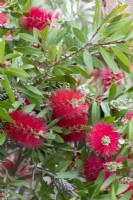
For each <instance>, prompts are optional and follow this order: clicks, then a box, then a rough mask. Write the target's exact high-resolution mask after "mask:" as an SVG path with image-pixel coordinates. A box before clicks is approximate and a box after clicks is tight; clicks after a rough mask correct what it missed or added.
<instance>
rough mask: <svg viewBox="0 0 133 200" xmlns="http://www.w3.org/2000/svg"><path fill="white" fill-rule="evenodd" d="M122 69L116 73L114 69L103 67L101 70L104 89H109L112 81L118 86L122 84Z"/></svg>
mask: <svg viewBox="0 0 133 200" xmlns="http://www.w3.org/2000/svg"><path fill="white" fill-rule="evenodd" d="M123 78H124V77H123V74H122V71H121V70H119V72H118V73H114V72H113V71H112V69H109V68H103V69H102V71H101V79H102V80H103V83H104V91H106V90H108V88H109V87H110V85H111V84H112V83H116V86H120V85H121V84H122V82H121V79H123Z"/></svg>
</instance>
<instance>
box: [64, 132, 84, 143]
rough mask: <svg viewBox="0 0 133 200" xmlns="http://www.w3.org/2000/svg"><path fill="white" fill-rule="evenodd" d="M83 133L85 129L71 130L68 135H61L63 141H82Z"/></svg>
mask: <svg viewBox="0 0 133 200" xmlns="http://www.w3.org/2000/svg"><path fill="white" fill-rule="evenodd" d="M84 135H85V131H83V130H72V131H71V133H70V134H68V135H61V136H62V138H63V139H64V140H65V141H68V142H78V141H82V140H83V138H84Z"/></svg>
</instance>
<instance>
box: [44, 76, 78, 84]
mask: <svg viewBox="0 0 133 200" xmlns="http://www.w3.org/2000/svg"><path fill="white" fill-rule="evenodd" d="M47 81H55V82H61V83H71V84H75V83H76V80H75V79H74V78H73V77H71V76H65V75H64V76H55V77H52V78H49V79H47Z"/></svg>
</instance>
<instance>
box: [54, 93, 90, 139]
mask: <svg viewBox="0 0 133 200" xmlns="http://www.w3.org/2000/svg"><path fill="white" fill-rule="evenodd" d="M84 98H85V97H84V95H83V94H82V93H81V92H79V91H74V90H68V89H57V90H56V91H55V93H54V95H53V96H52V97H51V100H50V105H51V109H52V111H53V114H52V118H53V119H56V118H59V119H60V120H59V122H58V125H59V126H61V127H63V128H65V129H68V130H70V131H71V133H70V134H68V135H62V137H63V139H64V140H66V141H69V142H77V141H81V140H82V139H83V136H84V131H83V130H82V126H83V125H86V124H87V122H88V115H87V113H88V104H87V103H85V102H84Z"/></svg>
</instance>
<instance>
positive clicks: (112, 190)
mask: <svg viewBox="0 0 133 200" xmlns="http://www.w3.org/2000/svg"><path fill="white" fill-rule="evenodd" d="M111 196H112V199H113V200H117V197H116V194H115V186H114V184H113V185H112V187H111Z"/></svg>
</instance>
